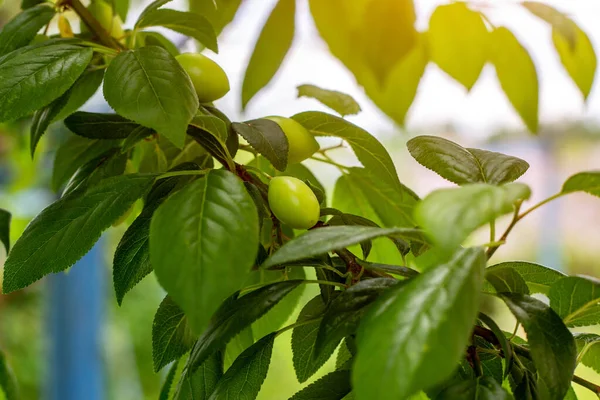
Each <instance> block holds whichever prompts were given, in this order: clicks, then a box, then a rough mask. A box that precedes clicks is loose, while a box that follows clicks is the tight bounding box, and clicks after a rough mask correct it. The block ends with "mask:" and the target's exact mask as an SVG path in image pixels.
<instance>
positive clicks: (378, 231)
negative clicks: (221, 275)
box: [262, 225, 419, 268]
mask: <svg viewBox="0 0 600 400" xmlns="http://www.w3.org/2000/svg"><path fill="white" fill-rule="evenodd" d="M418 234H419V231H417V230H415V229H406V228H376V227H371V226H358V225H346V226H327V227H324V228H319V229H314V230H311V231H308V232H306V233H304V234H303V235H301V236H298V237H296V238H294V239H292V240H290V241H289V242H287V243H286V244H284V245H283V246H282V247H281V248H280V249H279V250H278V251H277V252H275V254H273V255H272V256H271V257H269V258H268V259H267V261H265V263H264V264H263V266H262V267H263V268H270V267H274V266H276V265H283V264H285V263H289V262H292V261H298V260H302V259H305V258H310V257H314V256H320V255H322V254H326V253H328V252H330V251H334V250H338V249H342V248H344V247H348V246H351V245H353V244H358V243H361V242H364V241H366V240H370V239H375V238H377V237H382V236H393V237H402V238H408V239H412V238H415V237H418Z"/></svg>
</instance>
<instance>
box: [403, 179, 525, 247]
mask: <svg viewBox="0 0 600 400" xmlns="http://www.w3.org/2000/svg"><path fill="white" fill-rule="evenodd" d="M530 194H531V191H530V189H529V187H528V186H527V185H524V184H522V183H508V184H506V185H503V186H493V185H490V184H486V183H474V184H469V185H466V186H462V187H460V188H452V189H440V190H436V191H434V192H432V193H431V194H429V195H428V196H427V197H426V198H425V199H423V201H421V202H420V203H419V204H417V206H416V208H415V218H416V220H417V223H418V224H419V226H421V227H422V228H423V229H424V230H425V231H427V233H428V234H429V236H430V237H431V239H432V240H433V241H434V242H435V243H436V244H438V245H439V246H440V247H443V248H449V249H450V248H454V247H456V246H458V245H459V244H461V243H462V242H463V241H464V240H465V239H466V238H467V237H468V236H469V235H470V234H471V233H473V231H475V229H477V228H479V227H481V226H483V225H485V224H487V223H488V222H491V221H495V220H496V218H498V217H500V216H502V215H504V214H508V213H510V212H512V211H513V209H514V204H515V203H516V202H517V201H519V200H526V199H528V198H529V196H530Z"/></svg>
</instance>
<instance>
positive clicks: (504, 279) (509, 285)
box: [485, 267, 529, 294]
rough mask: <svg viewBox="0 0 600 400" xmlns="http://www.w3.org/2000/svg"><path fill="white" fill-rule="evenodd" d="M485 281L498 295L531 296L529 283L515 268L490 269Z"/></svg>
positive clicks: (487, 270)
mask: <svg viewBox="0 0 600 400" xmlns="http://www.w3.org/2000/svg"><path fill="white" fill-rule="evenodd" d="M485 279H486V280H487V281H488V282H489V283H490V284H491V285H492V286H493V287H494V289H495V290H496V292H498V293H505V292H508V293H521V294H529V287H528V286H527V282H525V279H523V277H522V276H521V274H519V272H517V270H515V269H514V268H511V267H504V268H488V269H486V274H485Z"/></svg>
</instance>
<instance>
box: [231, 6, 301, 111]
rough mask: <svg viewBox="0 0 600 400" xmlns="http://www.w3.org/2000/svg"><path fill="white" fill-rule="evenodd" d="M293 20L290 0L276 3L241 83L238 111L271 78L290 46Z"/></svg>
mask: <svg viewBox="0 0 600 400" xmlns="http://www.w3.org/2000/svg"><path fill="white" fill-rule="evenodd" d="M295 18H296V2H295V1H294V0H278V1H277V4H276V5H275V8H273V11H271V15H270V16H269V19H268V20H267V22H266V23H265V25H264V26H263V28H262V31H261V33H260V36H259V37H258V40H257V41H256V44H255V46H254V51H253V52H252V56H251V57H250V61H249V62H248V67H247V68H246V73H245V75H244V83H243V84H242V108H246V106H247V105H248V102H249V101H250V100H251V99H252V98H253V97H254V95H256V94H257V93H258V92H259V91H260V90H261V89H262V88H263V87H265V86H266V85H267V84H268V83H269V82H270V81H271V79H273V77H274V76H275V74H276V73H277V71H278V70H279V67H280V66H281V63H282V62H283V60H284V58H285V56H286V54H287V53H288V51H289V49H290V47H291V46H292V41H293V39H294V28H295Z"/></svg>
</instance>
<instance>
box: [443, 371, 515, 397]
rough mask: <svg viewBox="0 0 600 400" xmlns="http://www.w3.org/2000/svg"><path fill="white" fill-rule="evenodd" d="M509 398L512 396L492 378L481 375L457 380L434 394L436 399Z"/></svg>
mask: <svg viewBox="0 0 600 400" xmlns="http://www.w3.org/2000/svg"><path fill="white" fill-rule="evenodd" d="M456 399H461V400H463V399H464V400H509V399H512V397H511V396H510V395H509V394H508V392H507V391H506V390H504V388H503V387H502V386H501V385H500V384H499V383H498V382H497V381H496V380H495V379H494V378H491V377H489V376H482V377H479V378H477V379H473V380H468V381H459V382H457V383H455V384H454V385H452V386H450V387H449V388H446V389H445V390H444V391H443V392H442V393H440V394H439V395H438V396H436V400H456Z"/></svg>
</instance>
